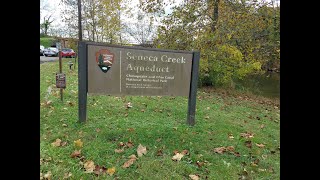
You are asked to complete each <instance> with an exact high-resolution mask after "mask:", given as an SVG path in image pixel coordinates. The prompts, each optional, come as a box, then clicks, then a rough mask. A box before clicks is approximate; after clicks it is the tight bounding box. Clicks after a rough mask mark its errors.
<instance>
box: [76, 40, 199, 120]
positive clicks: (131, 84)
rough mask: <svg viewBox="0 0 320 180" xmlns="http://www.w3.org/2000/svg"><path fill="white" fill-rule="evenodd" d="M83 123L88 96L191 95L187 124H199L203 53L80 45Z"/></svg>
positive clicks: (80, 118)
mask: <svg viewBox="0 0 320 180" xmlns="http://www.w3.org/2000/svg"><path fill="white" fill-rule="evenodd" d="M78 52H79V53H78V54H79V56H78V57H79V61H78V62H79V64H78V80H79V84H78V86H79V94H78V99H79V121H80V122H85V121H86V119H87V95H88V94H107V95H137V96H187V97H188V114H187V124H189V125H194V124H195V110H196V95H197V82H198V69H199V60H200V52H193V51H180V50H166V49H154V48H142V47H130V46H117V45H108V44H103V43H92V42H84V41H80V42H79V51H78Z"/></svg>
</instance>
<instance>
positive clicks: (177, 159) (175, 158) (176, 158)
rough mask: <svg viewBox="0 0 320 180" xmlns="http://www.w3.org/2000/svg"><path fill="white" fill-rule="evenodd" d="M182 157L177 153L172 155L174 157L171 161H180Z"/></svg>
mask: <svg viewBox="0 0 320 180" xmlns="http://www.w3.org/2000/svg"><path fill="white" fill-rule="evenodd" d="M183 156H184V155H183V154H180V153H177V154H176V155H174V156H173V157H172V160H174V161H180V160H181V158H182V157H183Z"/></svg>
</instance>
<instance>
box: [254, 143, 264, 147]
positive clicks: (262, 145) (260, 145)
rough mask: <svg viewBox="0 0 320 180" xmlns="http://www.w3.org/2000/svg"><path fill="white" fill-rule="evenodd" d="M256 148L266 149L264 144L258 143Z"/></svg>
mask: <svg viewBox="0 0 320 180" xmlns="http://www.w3.org/2000/svg"><path fill="white" fill-rule="evenodd" d="M256 146H258V147H259V148H264V147H265V145H264V144H257V143H256Z"/></svg>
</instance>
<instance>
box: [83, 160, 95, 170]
mask: <svg viewBox="0 0 320 180" xmlns="http://www.w3.org/2000/svg"><path fill="white" fill-rule="evenodd" d="M83 167H84V168H85V172H86V173H92V172H93V170H94V169H95V165H94V162H93V161H91V160H89V161H86V162H85V163H84V164H83Z"/></svg>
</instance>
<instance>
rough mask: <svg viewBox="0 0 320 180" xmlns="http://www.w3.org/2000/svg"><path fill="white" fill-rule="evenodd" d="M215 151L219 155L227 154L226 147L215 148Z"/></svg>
mask: <svg viewBox="0 0 320 180" xmlns="http://www.w3.org/2000/svg"><path fill="white" fill-rule="evenodd" d="M213 151H214V152H215V153H218V154H223V153H224V152H226V148H225V147H217V148H214V149H213Z"/></svg>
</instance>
